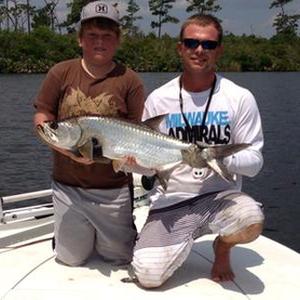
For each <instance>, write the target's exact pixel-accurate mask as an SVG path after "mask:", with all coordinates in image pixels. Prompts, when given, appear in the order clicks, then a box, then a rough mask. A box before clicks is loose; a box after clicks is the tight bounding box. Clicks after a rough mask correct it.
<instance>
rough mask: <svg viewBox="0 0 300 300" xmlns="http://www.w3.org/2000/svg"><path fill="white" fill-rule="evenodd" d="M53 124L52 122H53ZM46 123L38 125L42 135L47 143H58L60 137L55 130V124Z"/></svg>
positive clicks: (39, 132) (38, 130)
mask: <svg viewBox="0 0 300 300" xmlns="http://www.w3.org/2000/svg"><path fill="white" fill-rule="evenodd" d="M51 124H52V123H51ZM51 124H50V125H48V124H44V125H41V124H39V125H37V127H36V129H37V132H38V134H39V135H40V137H41V138H42V139H43V140H44V141H45V142H47V143H49V144H56V143H58V138H57V135H56V132H55V129H56V128H57V127H56V128H55V126H53V129H52V125H51Z"/></svg>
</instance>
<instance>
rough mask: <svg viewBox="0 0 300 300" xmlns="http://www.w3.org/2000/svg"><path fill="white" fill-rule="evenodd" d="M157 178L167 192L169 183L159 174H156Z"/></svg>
mask: <svg viewBox="0 0 300 300" xmlns="http://www.w3.org/2000/svg"><path fill="white" fill-rule="evenodd" d="M155 177H156V178H157V180H158V182H159V183H160V184H161V186H162V187H163V189H164V190H165V191H166V190H167V187H168V184H167V181H166V180H165V179H164V178H163V177H162V176H160V174H159V173H156V175H155Z"/></svg>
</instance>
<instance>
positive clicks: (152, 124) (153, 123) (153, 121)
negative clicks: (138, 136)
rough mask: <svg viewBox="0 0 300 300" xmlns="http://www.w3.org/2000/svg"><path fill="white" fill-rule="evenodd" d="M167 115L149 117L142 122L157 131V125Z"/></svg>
mask: <svg viewBox="0 0 300 300" xmlns="http://www.w3.org/2000/svg"><path fill="white" fill-rule="evenodd" d="M167 115H168V114H164V115H159V116H156V117H154V118H150V119H148V120H145V121H144V122H143V123H142V124H143V125H145V126H147V127H150V128H151V129H153V130H155V131H159V125H160V123H161V122H162V121H163V119H164V118H165V117H166V116H167Z"/></svg>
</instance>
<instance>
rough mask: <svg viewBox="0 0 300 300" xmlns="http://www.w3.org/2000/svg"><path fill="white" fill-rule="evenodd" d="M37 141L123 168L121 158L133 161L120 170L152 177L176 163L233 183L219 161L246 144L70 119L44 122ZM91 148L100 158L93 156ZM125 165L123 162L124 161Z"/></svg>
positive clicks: (99, 118)
mask: <svg viewBox="0 0 300 300" xmlns="http://www.w3.org/2000/svg"><path fill="white" fill-rule="evenodd" d="M37 132H38V135H39V136H40V138H41V139H42V140H43V141H44V142H46V143H47V144H48V145H50V146H55V147H59V148H62V149H66V150H70V151H73V152H79V153H80V154H81V155H82V156H84V157H88V158H90V159H93V160H95V161H97V160H99V162H103V161H105V159H106V160H107V159H109V160H112V161H113V162H121V163H120V164H118V163H117V164H115V165H118V166H120V165H121V166H124V158H126V157H133V158H134V159H135V161H136V163H137V164H138V166H136V167H135V168H131V167H130V166H128V165H126V163H125V166H124V168H123V169H122V167H120V168H119V169H121V170H126V171H131V172H135V173H141V174H144V175H148V176H149V175H151V174H152V175H153V174H154V173H156V172H159V171H160V170H163V169H164V170H165V169H166V168H168V166H170V165H174V164H176V163H178V164H179V163H186V164H188V165H190V166H191V167H194V168H203V167H210V168H211V169H213V170H214V171H215V172H216V173H217V174H219V175H220V176H221V177H222V178H224V179H225V180H227V181H231V180H233V176H232V174H230V173H229V172H228V171H227V169H226V167H225V166H224V165H223V163H222V162H221V160H222V159H223V158H224V157H226V156H228V155H231V154H233V153H236V152H238V151H240V150H242V149H245V148H246V147H248V146H249V144H231V145H208V144H204V143H200V142H198V143H197V145H196V144H192V143H187V142H184V141H181V140H179V139H175V138H173V137H170V136H168V135H165V134H162V133H159V132H157V131H155V130H153V129H151V128H150V127H147V126H144V125H136V124H133V123H130V122H127V121H124V120H119V119H115V118H110V117H102V116H82V117H73V118H69V119H66V120H62V121H48V122H45V123H43V125H39V126H38V128H37ZM95 144H98V145H100V146H101V154H100V155H99V153H95V149H96V148H97V147H95ZM125 161H126V160H125Z"/></svg>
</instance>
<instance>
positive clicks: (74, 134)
mask: <svg viewBox="0 0 300 300" xmlns="http://www.w3.org/2000/svg"><path fill="white" fill-rule="evenodd" d="M37 133H38V135H39V136H40V138H41V139H42V140H43V141H44V142H45V143H47V144H49V145H50V146H51V145H52V146H56V147H58V148H62V149H67V150H74V148H75V147H76V145H77V143H78V142H79V140H80V138H81V135H82V130H81V127H80V126H79V124H78V123H77V122H76V120H74V119H69V120H65V121H46V122H44V123H43V124H42V125H38V126H37Z"/></svg>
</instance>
